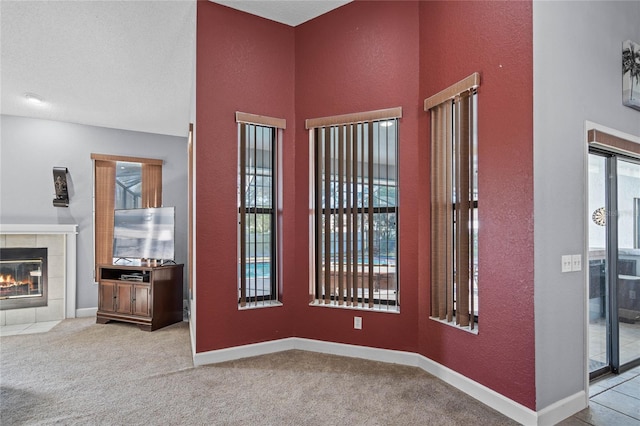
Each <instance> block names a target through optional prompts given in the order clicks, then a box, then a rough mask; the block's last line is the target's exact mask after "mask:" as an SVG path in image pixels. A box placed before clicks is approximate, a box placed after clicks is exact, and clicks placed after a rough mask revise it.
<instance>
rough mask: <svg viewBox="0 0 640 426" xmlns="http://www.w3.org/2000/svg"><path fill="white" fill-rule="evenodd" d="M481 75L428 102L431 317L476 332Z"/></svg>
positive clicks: (457, 84)
mask: <svg viewBox="0 0 640 426" xmlns="http://www.w3.org/2000/svg"><path fill="white" fill-rule="evenodd" d="M479 84H480V78H479V75H478V74H477V73H474V74H472V75H471V76H469V77H467V78H466V79H464V80H462V81H460V82H459V83H456V84H455V85H453V86H451V87H449V88H448V89H445V90H443V91H442V92H439V93H438V94H436V95H434V96H432V97H430V98H428V99H426V100H425V111H429V112H430V115H431V315H432V316H433V317H436V318H439V319H441V320H446V321H448V322H451V321H453V318H454V314H455V321H456V324H458V325H460V326H462V327H466V326H468V327H469V328H471V329H473V328H474V312H476V311H477V300H476V298H475V294H476V290H477V288H476V280H477V277H476V274H477V244H476V242H477V229H476V228H477V208H478V195H477V194H478V193H477V152H476V150H477V146H476V143H475V135H474V128H475V111H474V107H475V102H474V99H475V98H474V97H475V94H476V90H477V87H478V86H479Z"/></svg>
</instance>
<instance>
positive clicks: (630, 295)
mask: <svg viewBox="0 0 640 426" xmlns="http://www.w3.org/2000/svg"><path fill="white" fill-rule="evenodd" d="M635 298H636V291H635V290H629V299H631V300H635Z"/></svg>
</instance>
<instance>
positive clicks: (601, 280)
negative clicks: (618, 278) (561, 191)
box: [588, 154, 610, 373]
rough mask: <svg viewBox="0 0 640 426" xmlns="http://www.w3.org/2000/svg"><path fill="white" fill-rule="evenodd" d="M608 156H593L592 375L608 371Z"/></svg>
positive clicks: (590, 356) (590, 211) (590, 242)
mask: <svg viewBox="0 0 640 426" xmlns="http://www.w3.org/2000/svg"><path fill="white" fill-rule="evenodd" d="M606 161H607V158H606V157H602V156H599V155H595V154H590V155H589V213H590V215H591V220H590V221H589V288H588V298H589V373H596V372H598V371H600V370H604V371H608V369H609V365H610V352H609V342H608V340H607V337H608V335H609V333H608V326H607V324H608V318H609V300H608V297H607V293H608V286H607V279H606V271H607V265H606V262H607V250H606V248H607V228H606V224H607V223H606V221H607V213H606V212H607V210H606V195H607V194H606V183H607V179H606V176H607V174H606Z"/></svg>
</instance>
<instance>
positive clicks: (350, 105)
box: [294, 1, 424, 352]
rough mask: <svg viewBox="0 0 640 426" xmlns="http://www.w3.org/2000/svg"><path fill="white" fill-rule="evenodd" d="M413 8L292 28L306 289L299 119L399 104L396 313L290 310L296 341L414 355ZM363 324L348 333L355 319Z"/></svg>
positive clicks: (382, 5) (375, 10) (377, 8)
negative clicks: (303, 338) (311, 340)
mask: <svg viewBox="0 0 640 426" xmlns="http://www.w3.org/2000/svg"><path fill="white" fill-rule="evenodd" d="M418 12H419V9H418V3H416V2H383V1H376V2H370V1H368V2H355V3H350V4H347V5H345V6H343V7H341V8H339V9H337V10H335V11H334V12H331V13H328V14H325V15H323V16H320V17H318V18H316V19H314V20H312V21H309V22H307V23H305V24H302V25H300V26H298V27H296V120H297V126H296V141H297V147H296V158H297V163H296V182H297V185H298V186H297V187H296V191H297V192H296V200H297V201H296V203H297V204H296V206H297V210H296V213H297V216H296V218H297V223H298V224H300V225H299V226H298V225H297V229H299V230H300V233H299V235H298V240H297V243H298V250H297V260H296V265H297V269H296V276H297V280H296V282H305V281H308V278H306V277H308V271H309V269H308V267H309V260H308V259H309V245H310V244H309V238H308V232H306V233H305V232H304V231H305V228H304V226H305V224H306V223H308V222H309V220H308V209H307V206H308V205H309V190H308V182H309V164H308V163H309V161H308V160H306V161H305V159H308V158H309V142H308V140H309V136H308V132H307V131H306V130H305V128H304V120H305V119H308V118H317V117H325V116H331V115H338V114H346V113H353V112H361V111H371V110H376V109H382V108H390V107H397V106H401V107H402V110H403V117H402V119H401V120H400V125H399V134H400V139H399V145H398V146H399V170H400V183H399V185H400V206H399V212H400V217H399V226H400V229H399V232H400V233H399V268H400V269H399V276H400V286H401V294H400V298H401V309H400V314H390V313H380V312H367V311H353V310H346V309H328V308H324V307H317V306H309V305H308V301H309V295H308V288H307V287H308V286H307V287H301V289H300V290H304V293H300V294H298V290H297V289H296V299H295V300H296V301H299V302H300V303H297V304H296V306H295V307H294V310H295V315H296V318H298V319H301V318H303V319H304V321H300V320H298V321H296V330H295V331H296V334H297V335H298V336H300V337H306V338H312V339H320V340H328V341H333V342H344V343H351V344H355V345H365V346H373V347H379V348H390V349H397V350H406V351H412V352H416V351H417V349H418V346H417V345H418V340H417V334H418V323H417V319H418V297H417V296H418V293H417V291H418V287H417V283H418V274H417V273H418V257H417V251H418V235H417V232H416V228H417V226H418V209H417V205H416V200H417V197H418V196H419V188H418V182H417V181H416V179H415V178H414V176H416V174H417V170H418V164H419V159H418V156H417V141H418V119H419V117H420V116H421V115H424V113H422V114H421V113H420V100H419V93H418V90H417V89H418V85H419V80H418V77H419V73H418V70H419V44H418V43H419V39H418V36H419V22H418ZM354 316H360V317H362V324H363V325H362V330H354V328H353V317H354Z"/></svg>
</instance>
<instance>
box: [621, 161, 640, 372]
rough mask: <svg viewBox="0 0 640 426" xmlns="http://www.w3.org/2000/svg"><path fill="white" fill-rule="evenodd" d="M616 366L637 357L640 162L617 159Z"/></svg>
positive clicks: (639, 346)
mask: <svg viewBox="0 0 640 426" xmlns="http://www.w3.org/2000/svg"><path fill="white" fill-rule="evenodd" d="M616 168H617V186H618V191H617V201H618V215H617V216H618V268H617V269H618V270H617V274H618V280H617V308H618V312H617V313H618V315H617V316H618V330H619V356H620V360H619V365H624V364H627V363H629V362H632V361H634V360H637V359H640V164H636V163H632V162H629V161H625V160H622V159H618V160H617V165H616Z"/></svg>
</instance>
